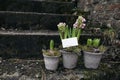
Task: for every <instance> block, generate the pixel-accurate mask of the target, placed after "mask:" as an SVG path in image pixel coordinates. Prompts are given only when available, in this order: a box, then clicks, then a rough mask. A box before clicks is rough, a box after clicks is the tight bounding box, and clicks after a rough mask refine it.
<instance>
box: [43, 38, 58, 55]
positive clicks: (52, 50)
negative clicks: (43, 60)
mask: <svg viewBox="0 0 120 80" xmlns="http://www.w3.org/2000/svg"><path fill="white" fill-rule="evenodd" d="M42 52H43V54H45V55H48V56H60V52H59V51H58V50H57V49H56V48H54V41H53V40H50V43H49V49H48V50H42Z"/></svg>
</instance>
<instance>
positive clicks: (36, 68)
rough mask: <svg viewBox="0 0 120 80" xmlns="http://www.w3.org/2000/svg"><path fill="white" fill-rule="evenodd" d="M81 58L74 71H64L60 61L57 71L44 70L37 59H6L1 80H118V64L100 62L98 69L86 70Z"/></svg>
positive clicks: (119, 75)
mask: <svg viewBox="0 0 120 80" xmlns="http://www.w3.org/2000/svg"><path fill="white" fill-rule="evenodd" d="M81 58H82V57H80V58H79V61H78V64H77V67H76V68H75V69H65V68H64V67H63V62H62V60H61V61H60V65H59V67H58V69H57V71H48V70H46V69H45V66H44V61H43V60H40V58H39V59H33V60H31V59H7V60H4V59H3V60H2V62H1V63H0V70H1V71H0V79H1V80H119V79H120V65H119V64H120V61H118V63H117V62H116V61H114V63H111V62H107V63H104V62H101V64H100V66H99V68H98V69H94V70H93V69H86V68H85V67H84V63H83V60H81Z"/></svg>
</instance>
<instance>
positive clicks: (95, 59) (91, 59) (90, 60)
mask: <svg viewBox="0 0 120 80" xmlns="http://www.w3.org/2000/svg"><path fill="white" fill-rule="evenodd" d="M102 54H103V53H92V52H84V65H85V67H86V68H92V69H97V68H98V66H99V63H100V60H101V58H102Z"/></svg>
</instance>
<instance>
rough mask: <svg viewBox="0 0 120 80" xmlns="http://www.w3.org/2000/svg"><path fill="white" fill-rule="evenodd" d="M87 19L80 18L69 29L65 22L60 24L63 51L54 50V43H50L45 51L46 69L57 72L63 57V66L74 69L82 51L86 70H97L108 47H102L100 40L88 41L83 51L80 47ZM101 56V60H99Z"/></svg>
mask: <svg viewBox="0 0 120 80" xmlns="http://www.w3.org/2000/svg"><path fill="white" fill-rule="evenodd" d="M85 21H86V20H85V18H83V17H82V16H78V18H77V20H76V22H75V23H74V24H73V27H72V28H71V27H68V25H67V24H66V23H64V22H60V23H59V24H58V25H57V26H58V31H59V35H60V39H61V42H62V49H56V48H54V41H53V40H51V41H50V49H49V50H43V56H44V62H45V67H46V69H48V70H56V69H57V67H58V64H59V57H60V56H61V55H62V60H63V66H64V67H65V68H68V69H73V68H75V67H76V65H77V61H78V55H80V53H81V50H83V52H84V64H85V67H86V68H93V69H96V68H97V67H98V65H99V62H100V59H101V57H102V54H103V53H104V51H105V50H106V47H104V46H103V45H100V39H93V40H92V39H88V40H87V44H86V45H84V46H83V47H82V49H81V47H79V43H78V41H79V38H80V35H81V30H82V29H83V28H84V27H85V23H84V22H85ZM99 56H100V58H98V57H99Z"/></svg>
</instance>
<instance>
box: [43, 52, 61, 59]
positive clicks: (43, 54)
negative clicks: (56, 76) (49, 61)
mask: <svg viewBox="0 0 120 80" xmlns="http://www.w3.org/2000/svg"><path fill="white" fill-rule="evenodd" d="M43 56H44V57H54V58H57V57H60V56H61V54H60V55H59V56H48V55H45V54H44V53H43Z"/></svg>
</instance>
